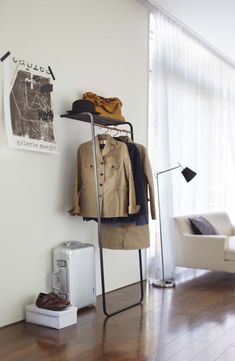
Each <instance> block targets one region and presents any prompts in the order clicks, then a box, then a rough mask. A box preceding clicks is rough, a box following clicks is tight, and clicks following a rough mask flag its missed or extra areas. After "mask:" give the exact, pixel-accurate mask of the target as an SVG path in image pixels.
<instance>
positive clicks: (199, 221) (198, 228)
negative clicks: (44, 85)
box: [189, 217, 218, 236]
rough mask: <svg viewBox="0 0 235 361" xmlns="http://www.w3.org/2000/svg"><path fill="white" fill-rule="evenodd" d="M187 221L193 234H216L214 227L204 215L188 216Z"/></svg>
mask: <svg viewBox="0 0 235 361" xmlns="http://www.w3.org/2000/svg"><path fill="white" fill-rule="evenodd" d="M189 222H190V225H191V228H192V232H193V233H194V234H202V235H211V236H214V235H218V232H217V231H216V229H215V227H214V226H212V224H211V223H210V222H208V220H207V219H206V218H204V217H193V218H189Z"/></svg>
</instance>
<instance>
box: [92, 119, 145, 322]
mask: <svg viewBox="0 0 235 361" xmlns="http://www.w3.org/2000/svg"><path fill="white" fill-rule="evenodd" d="M87 114H88V115H89V117H90V120H91V135H92V147H93V162H94V174H95V185H96V208H97V219H98V242H99V249H100V272H101V286H102V301H103V311H104V314H105V315H106V316H107V317H111V316H114V315H116V314H118V313H120V312H123V311H125V310H128V309H130V308H132V307H135V306H138V305H140V304H141V303H142V301H143V298H144V287H143V270H142V256H141V250H140V249H139V250H138V252H139V270H140V300H139V302H137V303H134V304H132V305H130V306H127V307H124V308H121V309H119V310H117V311H115V312H112V313H109V312H108V311H107V307H106V293H105V279H104V257H103V246H102V234H101V227H102V225H101V212H100V194H99V182H98V170H97V158H96V144H95V124H94V118H93V115H92V114H91V113H87ZM131 130H132V139H133V129H131Z"/></svg>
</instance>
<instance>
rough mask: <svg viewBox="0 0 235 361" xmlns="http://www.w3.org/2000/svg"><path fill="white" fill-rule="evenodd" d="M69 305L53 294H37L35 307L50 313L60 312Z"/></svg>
mask: <svg viewBox="0 0 235 361" xmlns="http://www.w3.org/2000/svg"><path fill="white" fill-rule="evenodd" d="M69 304H70V302H69V301H67V300H64V299H63V298H61V297H59V296H58V295H57V294H56V293H55V292H50V293H42V292H41V293H39V295H38V298H37V300H36V306H37V307H40V308H45V309H46V310H51V311H62V310H64V309H65V308H66V307H67V306H68V305H69Z"/></svg>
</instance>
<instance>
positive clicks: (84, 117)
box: [61, 113, 130, 125]
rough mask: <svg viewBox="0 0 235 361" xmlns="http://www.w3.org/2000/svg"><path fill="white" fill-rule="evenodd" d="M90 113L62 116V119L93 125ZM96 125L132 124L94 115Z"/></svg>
mask: <svg viewBox="0 0 235 361" xmlns="http://www.w3.org/2000/svg"><path fill="white" fill-rule="evenodd" d="M89 114H90V113H78V114H69V113H68V114H62V115H61V118H70V119H75V120H79V121H81V122H86V123H91V119H90V116H89ZM92 116H93V119H94V123H95V124H97V125H99V124H100V125H121V124H123V125H124V124H130V123H129V122H123V121H122V120H118V119H113V118H107V117H101V116H100V115H96V114H92Z"/></svg>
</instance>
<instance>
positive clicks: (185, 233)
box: [174, 212, 235, 273]
mask: <svg viewBox="0 0 235 361" xmlns="http://www.w3.org/2000/svg"><path fill="white" fill-rule="evenodd" d="M200 216H202V217H204V218H206V219H207V220H208V221H209V222H210V223H211V224H212V225H213V226H214V227H215V229H216V230H217V232H218V233H219V235H218V236H204V235H194V234H192V230H191V226H190V222H189V220H188V218H189V217H190V218H191V217H193V216H192V215H190V216H181V217H175V219H174V220H175V230H176V265H177V266H181V267H190V268H202V269H208V270H214V271H225V272H232V273H233V272H235V227H234V226H233V225H232V224H231V222H230V219H229V217H228V215H227V214H226V213H222V212H217V213H207V214H201V215H200Z"/></svg>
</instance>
